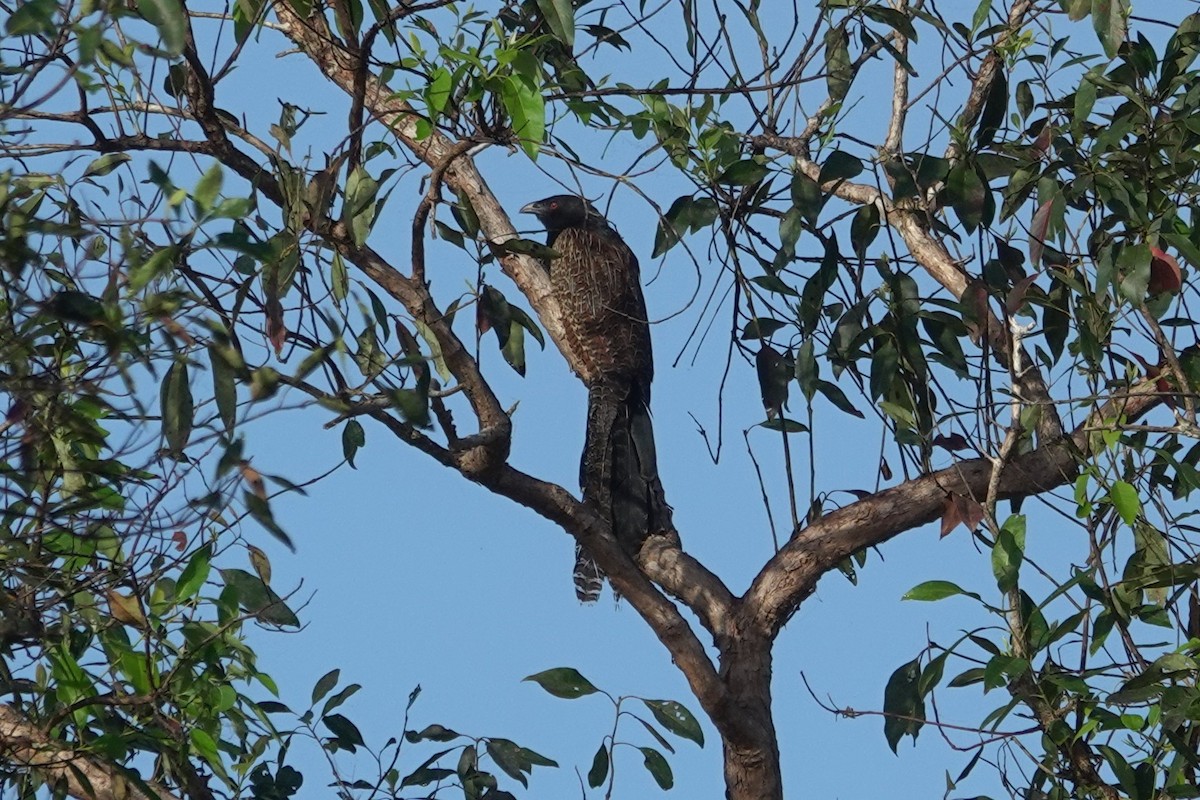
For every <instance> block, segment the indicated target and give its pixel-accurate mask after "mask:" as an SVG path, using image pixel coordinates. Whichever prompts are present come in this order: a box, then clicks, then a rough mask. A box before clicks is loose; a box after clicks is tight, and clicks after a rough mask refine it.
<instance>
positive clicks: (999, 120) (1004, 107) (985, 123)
mask: <svg viewBox="0 0 1200 800" xmlns="http://www.w3.org/2000/svg"><path fill="white" fill-rule="evenodd" d="M995 74H996V77H995V79H994V80H993V81H992V85H991V87H990V88H989V89H988V96H987V100H986V101H984V104H983V111H982V113H980V115H979V129H978V130H977V131H976V133H975V141H976V142H977V143H978V144H979V146H980V147H986V146H987V145H989V144H991V143H992V140H993V139H994V138H995V137H996V132H997V131H999V130H1000V126H1001V125H1003V124H1004V116H1005V114H1006V112H1007V111H1008V75H1007V74H1006V73H1005V72H1004V70H1003V68H1001V69H998V70H996V73H995Z"/></svg>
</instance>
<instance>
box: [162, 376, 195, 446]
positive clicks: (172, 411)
mask: <svg viewBox="0 0 1200 800" xmlns="http://www.w3.org/2000/svg"><path fill="white" fill-rule="evenodd" d="M159 400H160V404H161V408H162V433H163V438H164V439H165V440H166V442H167V449H168V450H169V451H170V453H171V455H172V456H174V457H175V458H179V457H180V456H181V455H183V449H184V448H185V447H187V443H188V438H189V437H190V436H191V435H192V415H193V412H194V410H195V409H194V407H193V403H192V389H191V387H190V386H189V385H188V369H187V362H186V361H175V362H174V363H172V364H171V367H170V369H168V370H167V374H166V375H165V376H164V377H163V382H162V388H161V390H160V392H159Z"/></svg>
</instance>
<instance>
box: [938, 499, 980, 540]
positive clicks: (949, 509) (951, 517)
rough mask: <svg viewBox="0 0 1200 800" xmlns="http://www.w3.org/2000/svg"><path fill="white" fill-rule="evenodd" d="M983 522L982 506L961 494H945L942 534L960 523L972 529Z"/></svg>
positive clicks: (945, 533)
mask: <svg viewBox="0 0 1200 800" xmlns="http://www.w3.org/2000/svg"><path fill="white" fill-rule="evenodd" d="M981 522H983V506H981V505H980V504H979V503H977V502H975V501H974V500H972V499H971V498H970V497H966V496H965V495H961V494H954V495H947V496H946V503H945V505H944V506H942V536H945V535H947V534H948V533H950V531H952V530H954V529H955V528H957V527H958V525H959V523H962V524H963V525H965V526H966V527H967V530H969V531H973V530H975V529H976V528H978V527H979V523H981Z"/></svg>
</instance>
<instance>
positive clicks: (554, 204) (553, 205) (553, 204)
mask: <svg viewBox="0 0 1200 800" xmlns="http://www.w3.org/2000/svg"><path fill="white" fill-rule="evenodd" d="M550 207H551V208H558V201H557V200H556V201H555V202H553V203H551V204H550Z"/></svg>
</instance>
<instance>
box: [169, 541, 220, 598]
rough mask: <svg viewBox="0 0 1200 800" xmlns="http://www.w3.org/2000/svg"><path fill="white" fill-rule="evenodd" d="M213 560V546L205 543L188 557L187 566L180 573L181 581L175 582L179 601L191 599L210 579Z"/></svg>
mask: <svg viewBox="0 0 1200 800" xmlns="http://www.w3.org/2000/svg"><path fill="white" fill-rule="evenodd" d="M211 562H212V548H211V547H210V546H209V545H204V547H201V548H200V549H199V550H197V551H196V552H195V553H193V554H192V557H191V558H189V559H188V563H187V566H186V567H184V568H183V572H181V573H179V582H178V583H177V584H175V599H176V600H178V601H179V602H181V603H182V602H183V601H184V600H187V599H189V598H190V597H192V596H193V595H195V594H197V593H198V592H199V591H200V588H201V587H202V586H204V582H205V581H206V580H208V573H209V569H210V565H211Z"/></svg>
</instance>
